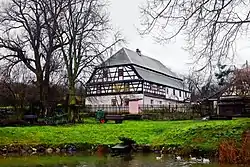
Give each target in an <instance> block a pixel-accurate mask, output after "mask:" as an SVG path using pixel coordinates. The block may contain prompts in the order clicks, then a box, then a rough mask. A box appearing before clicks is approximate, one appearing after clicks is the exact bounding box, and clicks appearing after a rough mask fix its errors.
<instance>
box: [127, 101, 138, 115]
mask: <svg viewBox="0 0 250 167" xmlns="http://www.w3.org/2000/svg"><path fill="white" fill-rule="evenodd" d="M129 113H130V114H138V113H139V100H136V101H129Z"/></svg>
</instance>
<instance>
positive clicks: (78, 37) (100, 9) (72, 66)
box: [58, 0, 123, 121]
mask: <svg viewBox="0 0 250 167" xmlns="http://www.w3.org/2000/svg"><path fill="white" fill-rule="evenodd" d="M64 3H65V10H64V15H63V16H62V19H61V20H60V23H59V24H58V25H59V26H58V37H59V41H60V45H61V51H62V54H63V59H64V63H65V66H66V70H67V77H68V87H69V104H70V105H74V104H75V103H76V100H75V95H76V84H77V82H78V81H79V80H80V81H82V82H84V80H86V78H87V73H88V72H89V71H92V69H93V67H94V66H95V65H96V64H97V63H98V62H100V61H102V60H103V58H104V55H105V54H108V53H109V52H110V49H111V48H112V47H113V46H114V45H116V44H117V43H120V42H122V41H123V39H122V38H121V36H120V34H119V33H115V39H114V41H112V40H111V42H108V40H107V39H108V38H109V37H110V34H111V33H112V28H111V26H110V24H109V22H110V21H109V15H108V13H107V12H106V10H105V8H106V3H105V2H104V1H103V0H84V1H83V0H66V1H64ZM69 118H70V121H73V120H74V113H73V110H69Z"/></svg>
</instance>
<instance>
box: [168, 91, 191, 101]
mask: <svg viewBox="0 0 250 167" xmlns="http://www.w3.org/2000/svg"><path fill="white" fill-rule="evenodd" d="M167 89H168V91H167ZM179 92H180V90H176V89H175V95H174V94H173V89H172V88H166V98H167V99H173V100H179V101H183V100H184V99H186V98H189V97H190V93H187V96H185V92H184V91H181V96H180V94H179Z"/></svg>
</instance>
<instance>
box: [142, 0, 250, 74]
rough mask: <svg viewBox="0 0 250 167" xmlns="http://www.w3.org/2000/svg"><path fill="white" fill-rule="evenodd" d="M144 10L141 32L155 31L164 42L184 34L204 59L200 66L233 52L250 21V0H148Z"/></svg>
mask: <svg viewBox="0 0 250 167" xmlns="http://www.w3.org/2000/svg"><path fill="white" fill-rule="evenodd" d="M141 12H142V15H143V17H142V25H143V26H144V28H143V29H142V30H141V31H140V32H141V34H142V35H145V34H149V33H152V34H153V36H154V37H155V38H156V40H157V41H158V42H162V43H164V42H167V41H169V40H171V39H172V38H174V37H176V36H177V35H178V34H182V35H184V36H185V37H186V38H185V39H186V40H187V49H188V50H189V51H190V53H191V54H192V55H194V56H195V57H196V60H197V61H198V60H201V62H205V65H204V66H203V67H201V69H200V70H204V69H205V68H210V69H211V68H213V64H214V63H218V62H220V61H224V60H225V58H228V56H229V55H230V56H231V55H234V54H233V53H234V51H235V45H234V44H235V41H236V39H237V37H240V36H241V35H246V34H247V31H248V26H249V23H250V2H249V0H147V4H145V5H144V6H142V7H141ZM154 30H157V31H154ZM231 57H232V56H231Z"/></svg>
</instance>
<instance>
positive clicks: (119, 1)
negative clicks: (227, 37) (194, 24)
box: [109, 0, 250, 74]
mask: <svg viewBox="0 0 250 167" xmlns="http://www.w3.org/2000/svg"><path fill="white" fill-rule="evenodd" d="M109 1H110V15H111V20H112V24H113V26H115V27H118V28H119V29H120V30H121V31H122V33H123V35H124V36H125V38H126V39H127V42H128V44H127V46H125V47H127V48H129V49H132V50H135V49H136V48H139V49H140V50H141V52H142V53H143V54H144V55H146V56H150V57H153V58H155V59H158V60H160V61H161V62H162V63H163V64H164V65H166V66H167V67H169V68H171V69H172V70H173V71H175V72H178V73H180V74H181V73H187V72H188V69H189V66H190V65H188V64H187V63H190V62H191V59H190V55H189V53H188V52H186V51H184V50H183V49H182V47H184V45H185V41H184V40H182V37H181V36H179V37H178V38H177V39H175V41H173V42H171V43H169V44H167V45H164V46H163V45H160V44H157V43H156V42H155V41H154V40H153V39H152V38H150V37H147V38H141V37H140V35H139V34H138V32H137V29H136V27H139V26H140V20H139V18H140V11H139V5H140V4H141V3H143V2H145V1H146V0H109ZM249 41H250V40H249V38H248V39H243V40H241V41H239V42H237V56H236V57H237V58H236V60H235V63H236V64H242V63H245V61H246V60H247V59H248V60H250V56H249V53H250V49H249V48H250V42H249Z"/></svg>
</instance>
